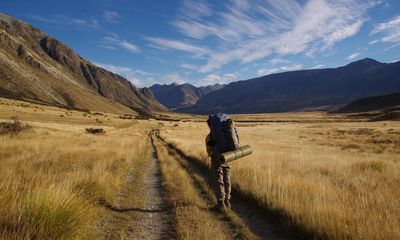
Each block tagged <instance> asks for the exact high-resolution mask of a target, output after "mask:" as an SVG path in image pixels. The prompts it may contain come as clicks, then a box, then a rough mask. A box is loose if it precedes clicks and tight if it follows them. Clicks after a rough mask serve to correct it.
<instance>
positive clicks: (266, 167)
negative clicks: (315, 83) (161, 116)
mask: <svg viewBox="0 0 400 240" xmlns="http://www.w3.org/2000/svg"><path fill="white" fill-rule="evenodd" d="M238 130H239V134H240V138H241V142H242V143H243V144H250V145H251V146H252V147H253V149H254V154H253V155H251V156H249V157H246V158H244V159H241V160H238V161H236V162H233V163H232V171H233V173H232V181H233V186H234V187H235V188H236V189H238V190H240V191H241V192H242V193H243V194H245V195H247V196H249V197H250V198H252V199H254V200H256V201H257V202H258V203H259V204H260V205H261V206H263V207H264V208H265V209H267V210H269V211H271V210H272V211H274V212H281V213H282V215H284V216H287V217H288V221H289V225H290V224H291V225H294V226H296V227H297V228H298V229H300V230H301V231H305V232H308V233H311V234H313V235H315V236H318V237H327V238H329V239H349V238H350V239H398V238H400V227H399V226H400V217H399V216H400V201H398V199H400V198H399V197H400V190H399V188H398V184H399V183H400V161H399V160H400V152H399V149H400V148H399V147H400V135H399V134H393V133H399V132H400V124H399V123H395V122H388V123H365V122H363V123H361V122H360V123H349V122H347V123H346V122H341V121H338V122H334V123H330V122H325V123H324V122H321V123H320V124H315V123H266V124H258V125H257V124H239V126H238ZM207 131H208V130H207V127H206V124H205V123H179V125H178V126H176V125H170V126H166V127H165V128H164V130H163V131H161V135H162V136H163V137H165V138H166V139H167V140H168V141H172V142H174V143H175V144H176V145H177V146H178V147H180V148H181V149H182V150H184V151H185V152H186V153H188V154H189V155H192V156H195V157H197V158H199V159H200V161H202V162H203V164H208V163H209V160H208V159H207V157H206V153H205V146H204V137H205V136H206V134H207ZM193 136H196V137H193ZM351 144H357V146H358V147H357V148H354V147H343V146H349V145H351Z"/></svg>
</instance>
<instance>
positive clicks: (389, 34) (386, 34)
mask: <svg viewBox="0 0 400 240" xmlns="http://www.w3.org/2000/svg"><path fill="white" fill-rule="evenodd" d="M370 34H371V35H376V34H381V35H382V36H381V38H379V39H376V40H374V41H371V42H370V44H375V43H378V42H394V43H398V42H400V15H399V16H396V17H394V18H392V19H391V20H389V21H388V22H383V23H379V24H377V25H375V26H374V28H373V29H372V31H371V33H370Z"/></svg>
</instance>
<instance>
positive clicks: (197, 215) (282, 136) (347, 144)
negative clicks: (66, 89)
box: [0, 98, 400, 239]
mask: <svg viewBox="0 0 400 240" xmlns="http://www.w3.org/2000/svg"><path fill="white" fill-rule="evenodd" d="M166 117H168V118H169V119H172V120H177V121H163V120H153V119H149V120H139V119H134V118H133V117H131V116H120V115H113V114H107V113H94V112H79V111H73V110H66V109H60V108H54V107H48V106H42V105H36V104H32V103H26V102H20V101H13V100H8V99H2V98H0V122H8V123H11V124H10V125H7V126H11V128H4V127H2V128H1V129H0V130H1V131H0V216H1V217H0V239H32V238H36V239H76V238H79V239H93V238H95V239H170V238H176V239H301V238H302V239H310V238H317V239H321V238H324V239H398V238H400V228H399V227H398V226H400V217H399V216H400V212H399V211H400V210H399V209H400V203H399V201H398V199H399V198H400V190H399V188H398V185H399V184H400V174H399V173H400V123H399V122H392V121H386V122H367V121H366V119H353V118H348V117H345V116H339V115H326V114H323V113H289V114H266V115H262V114H260V115H234V116H233V118H234V120H236V123H237V128H238V131H239V134H240V140H241V143H242V144H249V145H251V146H252V147H253V149H254V154H253V155H251V156H249V157H246V158H244V159H241V160H238V161H235V162H233V163H231V166H232V171H233V172H232V181H233V190H234V195H233V208H232V210H228V211H226V212H223V213H218V212H215V211H213V210H212V209H211V207H212V206H213V205H214V204H215V203H216V199H215V196H214V194H213V193H212V191H211V189H210V186H209V175H208V166H209V160H208V159H207V156H206V154H205V149H204V137H205V136H206V134H207V131H208V130H207V126H206V124H205V123H204V117H190V116H186V115H180V114H176V115H174V114H173V115H169V116H166ZM175 118H176V119H175ZM12 119H14V120H12ZM13 123H18V124H19V125H18V124H17V125H18V127H15V126H16V125H12V124H13ZM13 128H14V130H15V131H14V130H13ZM86 128H101V129H103V131H105V132H104V133H102V134H89V133H87V132H86V130H85V129H86Z"/></svg>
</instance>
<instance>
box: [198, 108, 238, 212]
mask: <svg viewBox="0 0 400 240" xmlns="http://www.w3.org/2000/svg"><path fill="white" fill-rule="evenodd" d="M207 124H208V127H209V128H210V133H209V134H208V135H207V137H206V150H207V153H208V156H210V157H211V175H212V178H213V179H212V181H213V183H212V185H213V187H214V190H215V193H216V195H217V199H218V204H217V205H216V206H215V207H214V209H216V210H219V211H223V210H224V209H225V207H228V208H230V207H231V204H230V199H231V180H230V174H231V167H230V165H229V164H228V163H225V162H223V160H222V159H221V158H220V154H221V153H224V152H228V151H233V150H235V149H237V148H239V147H240V144H239V137H238V134H237V130H236V128H235V126H234V123H233V121H232V119H230V118H229V117H228V116H227V115H226V114H223V113H219V114H215V115H210V116H209V118H208V120H207Z"/></svg>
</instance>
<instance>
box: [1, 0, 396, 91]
mask: <svg viewBox="0 0 400 240" xmlns="http://www.w3.org/2000/svg"><path fill="white" fill-rule="evenodd" d="M0 11H1V12H3V13H5V14H8V15H11V16H13V17H16V18H19V19H22V20H24V21H26V22H28V23H30V24H32V25H34V26H35V27H38V28H40V29H42V30H43V31H45V32H46V33H48V34H49V35H51V36H53V37H55V38H57V39H59V40H60V41H62V42H64V43H65V44H67V45H68V46H70V47H71V48H73V49H74V50H76V51H77V52H78V53H79V54H80V55H81V56H82V57H84V58H86V59H88V60H90V61H92V62H94V63H95V64H97V65H99V66H101V67H104V68H106V69H108V70H111V71H113V72H116V73H118V74H120V75H122V76H124V77H126V78H128V79H129V80H130V81H132V82H133V83H134V84H135V85H137V86H139V87H143V86H149V85H152V84H154V83H172V82H177V83H184V82H188V83H191V84H193V85H196V86H200V85H208V84H215V83H228V82H232V81H237V80H244V79H249V78H254V77H258V76H262V75H267V74H271V73H276V72H283V71H291V70H298V69H312V68H328V67H337V66H342V65H345V64H347V63H349V62H352V61H356V60H359V59H362V58H366V57H370V58H374V59H376V60H378V61H381V62H393V61H398V60H400V1H399V0H220V1H211V0H210V1H206V0H198V1H192V0H146V1H144V0H143V1H133V0H80V1H76V0H69V1H54V0H53V1H50V0H36V1H26V0H12V1H1V2H0Z"/></svg>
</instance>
